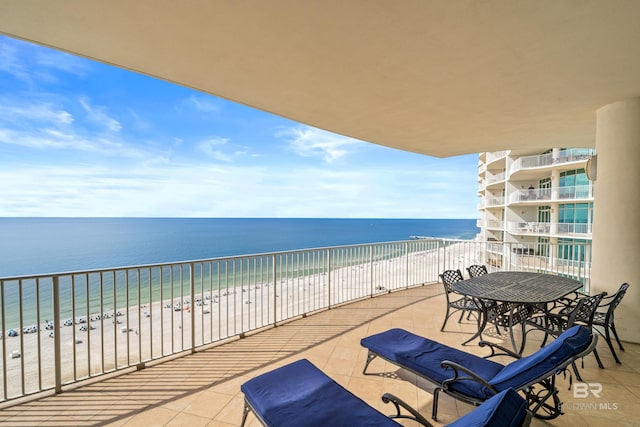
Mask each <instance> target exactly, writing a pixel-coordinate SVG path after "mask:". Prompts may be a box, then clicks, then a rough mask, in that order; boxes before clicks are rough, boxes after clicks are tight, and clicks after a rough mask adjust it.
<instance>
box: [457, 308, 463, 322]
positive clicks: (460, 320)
mask: <svg viewBox="0 0 640 427" xmlns="http://www.w3.org/2000/svg"><path fill="white" fill-rule="evenodd" d="M463 317H464V310H460V318H459V319H458V323H462V318H463Z"/></svg>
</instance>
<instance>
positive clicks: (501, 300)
mask: <svg viewBox="0 0 640 427" xmlns="http://www.w3.org/2000/svg"><path fill="white" fill-rule="evenodd" d="M582 286H583V285H582V283H581V282H579V281H577V280H574V279H570V278H568V277H562V276H556V275H553V274H544V273H530V272H523V271H500V272H496V273H489V274H485V275H483V276H478V277H473V278H471V279H466V280H461V281H459V282H456V283H454V284H453V285H452V287H453V290H454V291H456V292H458V293H460V294H463V295H466V296H468V297H471V298H473V299H474V300H475V301H476V303H477V304H478V306H479V307H480V308H481V310H482V319H481V322H480V325H479V327H478V332H476V333H475V334H474V335H473V336H472V337H471V338H469V339H468V340H467V341H465V342H464V344H467V343H468V342H470V341H472V340H473V339H475V338H478V337H480V339H482V332H483V331H484V329H485V328H486V326H487V323H492V324H494V325H496V327H497V328H498V332H499V328H500V327H504V328H507V329H508V330H509V335H510V338H511V345H512V346H513V349H514V351H515V352H517V353H518V354H522V351H523V350H524V346H525V334H524V322H525V321H526V319H527V317H529V316H530V315H531V314H532V313H533V312H535V311H536V306H540V305H541V304H544V305H546V304H547V303H550V302H553V301H555V300H557V299H559V298H562V297H563V296H565V295H567V294H569V293H571V292H573V291H576V290H578V289H579V288H581V287H582ZM515 325H522V332H523V333H522V343H521V345H520V348H519V349H518V347H517V346H516V342H515V338H514V335H513V327H514V326H515Z"/></svg>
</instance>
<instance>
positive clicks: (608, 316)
mask: <svg viewBox="0 0 640 427" xmlns="http://www.w3.org/2000/svg"><path fill="white" fill-rule="evenodd" d="M627 289H629V284H628V283H623V284H622V285H620V288H619V289H618V290H617V291H616V293H615V294H613V295H610V296H607V297H604V298H602V300H601V301H600V304H599V305H598V308H597V309H596V312H595V313H594V316H593V320H592V321H591V325H592V326H593V327H594V328H593V329H595V331H596V332H598V333H599V334H600V335H602V337H603V338H604V339H605V340H606V341H607V345H608V346H609V350H611V354H612V355H613V358H614V359H615V361H616V363H618V364H621V363H622V362H620V359H618V355H617V354H616V351H615V350H614V349H613V343H612V342H611V334H610V333H609V331H611V332H613V336H614V337H615V339H616V342H617V343H618V347H620V350H622V351H624V347H622V343H621V342H620V338H619V337H618V332H616V324H615V320H614V315H613V313H614V311H615V309H616V307H618V305H619V304H620V302H621V301H622V298H623V297H624V295H625V294H626V293H627ZM600 309H605V310H606V311H602V310H600ZM597 327H600V328H602V329H603V331H601V330H600V329H598V328H597Z"/></svg>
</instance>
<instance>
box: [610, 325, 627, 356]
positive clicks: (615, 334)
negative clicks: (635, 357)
mask: <svg viewBox="0 0 640 427" xmlns="http://www.w3.org/2000/svg"><path fill="white" fill-rule="evenodd" d="M607 330H609V328H607ZM611 331H613V336H614V337H616V341H617V342H618V347H620V350H622V351H624V347H622V343H621V342H620V338H618V332H616V325H615V324H613V323H612V324H611Z"/></svg>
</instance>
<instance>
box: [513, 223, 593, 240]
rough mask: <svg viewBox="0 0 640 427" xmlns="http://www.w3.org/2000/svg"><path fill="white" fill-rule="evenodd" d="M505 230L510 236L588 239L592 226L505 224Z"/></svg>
mask: <svg viewBox="0 0 640 427" xmlns="http://www.w3.org/2000/svg"><path fill="white" fill-rule="evenodd" d="M507 230H508V231H509V232H510V233H512V234H521V235H549V236H571V237H582V238H584V237H590V236H591V232H592V231H591V230H592V224H586V223H551V222H514V221H510V222H508V223H507Z"/></svg>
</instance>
